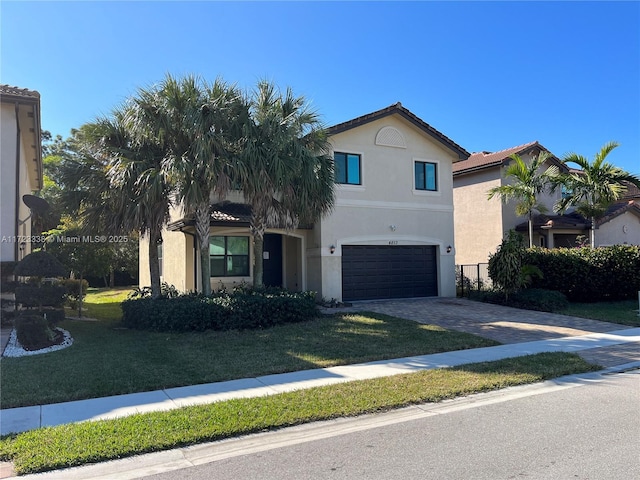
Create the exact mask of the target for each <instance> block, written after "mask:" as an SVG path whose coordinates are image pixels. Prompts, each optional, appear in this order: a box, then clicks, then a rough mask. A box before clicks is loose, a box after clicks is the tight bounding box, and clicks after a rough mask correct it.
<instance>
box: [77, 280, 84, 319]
mask: <svg viewBox="0 0 640 480" xmlns="http://www.w3.org/2000/svg"><path fill="white" fill-rule="evenodd" d="M83 293H84V292H83V291H82V270H80V299H79V300H78V317H79V318H82V296H83V295H82V294H83Z"/></svg>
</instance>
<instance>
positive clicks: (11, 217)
mask: <svg viewBox="0 0 640 480" xmlns="http://www.w3.org/2000/svg"><path fill="white" fill-rule="evenodd" d="M29 103H34V100H30V101H29ZM0 122H1V124H0V159H1V161H2V168H1V169H0V171H1V173H0V184H1V191H0V201H1V202H2V203H1V204H2V208H1V209H0V238H1V239H2V242H1V243H0V259H1V261H16V260H20V259H22V258H23V257H24V256H26V255H27V254H28V253H30V252H31V242H30V241H28V239H29V237H31V220H30V219H28V218H29V215H30V213H31V212H30V210H29V208H28V207H27V206H26V205H25V204H24V202H23V201H22V196H23V195H25V194H32V193H34V192H35V191H37V190H39V189H40V184H41V182H42V178H41V177H40V178H39V175H41V162H42V159H41V157H40V144H39V142H40V139H39V134H40V125H39V115H38V111H37V107H36V106H33V105H22V104H18V112H17V118H16V103H13V102H11V103H10V102H5V101H4V99H3V102H2V104H1V112H0ZM36 122H38V125H37V127H36V125H35V123H36ZM18 125H20V137H19V138H18ZM36 137H38V138H37V139H36ZM34 143H35V144H34ZM16 170H18V171H17V172H16ZM39 172H40V173H39ZM16 206H17V211H16Z"/></svg>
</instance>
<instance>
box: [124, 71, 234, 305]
mask: <svg viewBox="0 0 640 480" xmlns="http://www.w3.org/2000/svg"><path fill="white" fill-rule="evenodd" d="M134 103H135V104H136V106H137V108H138V110H139V111H140V112H141V114H140V115H139V116H138V117H137V118H136V124H135V125H134V127H133V129H134V131H135V132H136V136H137V138H142V139H144V138H147V139H150V141H152V142H159V143H161V144H165V145H166V146H167V152H168V154H167V155H166V156H165V159H164V170H165V173H166V174H167V175H168V176H169V177H170V178H172V179H173V181H174V182H175V184H176V200H177V201H178V202H181V203H182V204H183V206H184V209H185V214H187V215H193V216H194V219H195V228H196V236H197V239H198V250H199V256H200V265H201V269H200V272H201V282H202V291H203V293H204V294H205V295H208V294H209V293H211V283H210V277H211V275H210V263H209V237H210V233H209V232H210V221H211V217H210V215H211V213H210V209H211V203H212V200H214V197H216V196H217V197H219V198H222V197H224V195H226V192H227V191H228V189H229V186H230V180H229V168H228V165H229V161H230V160H229V155H228V151H229V150H230V149H231V147H232V146H233V144H234V142H237V135H236V136H235V137H234V135H233V132H237V131H238V130H239V129H238V128H235V130H234V125H235V120H236V118H237V117H238V116H239V115H241V113H242V102H241V95H240V94H239V93H238V91H237V90H236V89H235V87H230V86H229V85H227V84H226V83H225V82H223V81H222V80H220V79H218V80H216V81H215V82H214V83H213V84H211V85H209V84H207V83H205V82H203V81H201V80H200V79H198V78H197V77H194V76H186V77H184V78H181V79H178V78H174V77H172V76H171V75H167V76H166V77H165V79H164V80H163V81H162V82H161V83H160V84H159V85H158V86H156V87H153V88H151V89H140V90H139V91H138V95H137V96H136V97H135V98H134Z"/></svg>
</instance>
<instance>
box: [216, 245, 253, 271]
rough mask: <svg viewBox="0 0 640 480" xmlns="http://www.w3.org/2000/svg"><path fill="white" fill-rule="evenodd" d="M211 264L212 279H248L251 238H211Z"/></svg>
mask: <svg viewBox="0 0 640 480" xmlns="http://www.w3.org/2000/svg"><path fill="white" fill-rule="evenodd" d="M209 263H210V265H211V276H212V277H248V276H249V237H211V238H210V239H209Z"/></svg>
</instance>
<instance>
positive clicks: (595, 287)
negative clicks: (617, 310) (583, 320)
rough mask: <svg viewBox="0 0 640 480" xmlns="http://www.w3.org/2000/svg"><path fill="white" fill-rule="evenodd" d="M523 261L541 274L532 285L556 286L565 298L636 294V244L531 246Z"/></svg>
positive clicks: (639, 266)
mask: <svg viewBox="0 0 640 480" xmlns="http://www.w3.org/2000/svg"><path fill="white" fill-rule="evenodd" d="M524 261H525V262H526V263H529V264H531V265H535V266H537V267H538V268H539V269H540V270H541V271H542V273H543V275H544V277H543V278H538V279H533V281H532V285H531V286H532V287H536V288H544V289H548V290H557V291H559V292H562V293H564V294H565V295H566V296H567V297H568V298H569V300H571V301H577V302H598V301H602V300H625V299H632V298H637V295H638V291H640V247H638V246H631V245H617V246H613V247H599V248H595V249H592V248H589V247H585V248H569V249H567V248H558V249H552V250H547V249H542V248H532V249H528V250H527V252H526V253H525V258H524Z"/></svg>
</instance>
